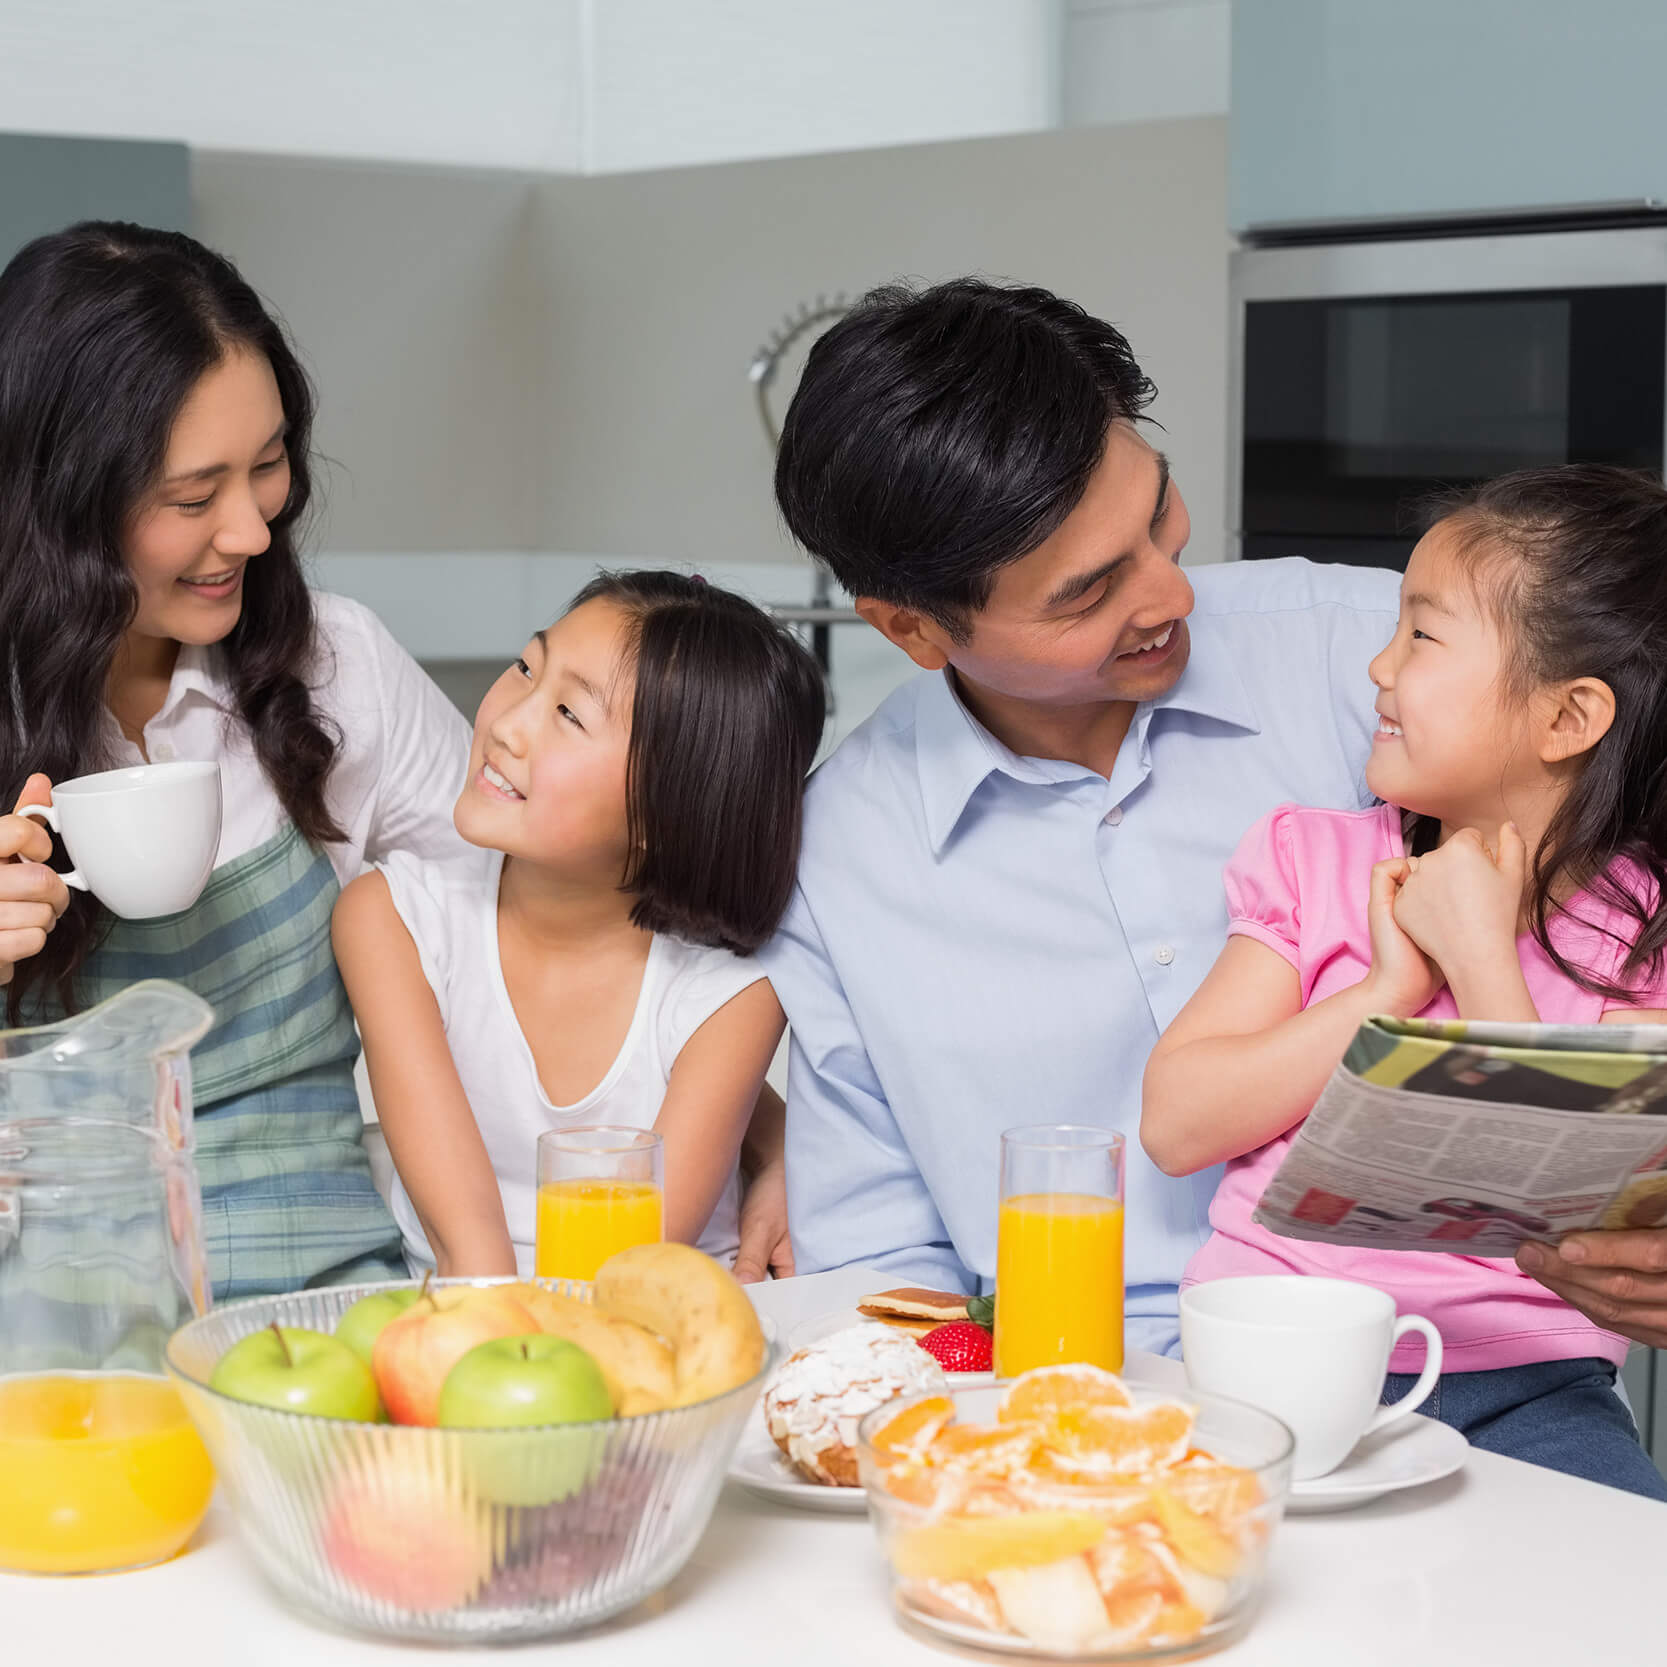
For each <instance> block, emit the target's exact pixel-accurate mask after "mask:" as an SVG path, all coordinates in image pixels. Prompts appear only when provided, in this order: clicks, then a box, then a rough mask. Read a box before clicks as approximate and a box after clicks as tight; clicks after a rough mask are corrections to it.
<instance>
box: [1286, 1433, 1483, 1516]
mask: <svg viewBox="0 0 1667 1667" xmlns="http://www.w3.org/2000/svg"><path fill="white" fill-rule="evenodd" d="M1469 1451H1470V1443H1469V1442H1468V1441H1466V1440H1465V1439H1464V1437H1463V1436H1462V1435H1460V1434H1459V1432H1458V1431H1457V1430H1455V1429H1454V1428H1453V1427H1452V1425H1450V1424H1443V1423H1441V1422H1440V1421H1439V1420H1437V1419H1434V1418H1425V1417H1423V1416H1421V1415H1420V1414H1417V1413H1414V1414H1413V1416H1412V1417H1411V1418H1408V1419H1405V1420H1404V1421H1403V1422H1401V1423H1399V1424H1391V1425H1390V1426H1389V1428H1388V1429H1387V1430H1381V1431H1379V1432H1378V1434H1377V1435H1370V1436H1367V1437H1366V1439H1365V1440H1364V1441H1362V1442H1361V1443H1360V1444H1359V1446H1357V1447H1356V1448H1355V1450H1354V1451H1353V1452H1352V1453H1350V1454H1349V1456H1348V1457H1347V1458H1346V1459H1344V1460H1343V1462H1342V1463H1341V1464H1340V1465H1338V1467H1337V1468H1336V1469H1335V1470H1333V1471H1331V1472H1330V1473H1329V1474H1328V1475H1325V1476H1315V1477H1313V1478H1312V1479H1311V1480H1309V1481H1306V1482H1293V1483H1292V1484H1291V1496H1290V1498H1289V1499H1288V1500H1287V1501H1286V1502H1285V1511H1286V1514H1287V1515H1292V1516H1295V1515H1304V1514H1309V1513H1317V1512H1320V1511H1352V1510H1353V1509H1354V1507H1355V1506H1356V1505H1364V1504H1366V1503H1367V1502H1368V1501H1369V1500H1372V1499H1380V1498H1382V1497H1383V1495H1384V1494H1386V1493H1396V1492H1398V1491H1399V1490H1400V1489H1402V1488H1421V1487H1423V1486H1424V1484H1425V1483H1426V1482H1439V1481H1440V1480H1441V1478H1442V1477H1443V1476H1451V1475H1452V1474H1453V1472H1454V1471H1455V1470H1458V1469H1460V1468H1462V1467H1463V1465H1464V1461H1465V1455H1466V1454H1468V1453H1469Z"/></svg>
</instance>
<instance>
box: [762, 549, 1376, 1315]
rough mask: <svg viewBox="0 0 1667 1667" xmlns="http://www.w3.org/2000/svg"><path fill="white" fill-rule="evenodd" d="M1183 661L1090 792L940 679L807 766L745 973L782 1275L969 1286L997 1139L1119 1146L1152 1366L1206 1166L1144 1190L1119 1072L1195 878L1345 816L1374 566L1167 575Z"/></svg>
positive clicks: (1149, 1012) (1148, 1010)
mask: <svg viewBox="0 0 1667 1667" xmlns="http://www.w3.org/2000/svg"><path fill="white" fill-rule="evenodd" d="M1188 576H1189V578H1190V579H1191V580H1192V582H1193V585H1194V588H1195V590H1196V593H1197V606H1196V609H1195V611H1194V613H1193V615H1192V618H1191V621H1190V625H1191V631H1192V654H1191V658H1190V660H1189V662H1188V665H1187V668H1186V670H1185V672H1184V673H1183V674H1182V676H1181V679H1180V681H1179V682H1178V683H1177V684H1176V686H1175V688H1174V689H1172V690H1171V691H1170V692H1169V693H1168V694H1167V695H1165V696H1163V697H1162V698H1161V699H1159V700H1155V701H1152V702H1150V703H1148V704H1146V705H1143V706H1141V707H1140V708H1139V709H1138V710H1137V712H1136V715H1135V718H1134V721H1133V723H1132V725H1131V727H1130V730H1129V734H1128V737H1127V739H1126V740H1125V741H1124V743H1123V746H1122V749H1121V751H1120V753H1119V755H1118V758H1117V763H1116V766H1115V768H1114V769H1113V771H1112V774H1111V779H1110V780H1109V781H1107V780H1106V778H1105V777H1103V776H1100V775H1097V774H1095V773H1094V772H1093V771H1092V770H1088V769H1086V768H1084V767H1083V766H1081V765H1077V764H1068V763H1063V762H1060V761H1058V760H1049V759H1036V758H1021V757H1019V756H1017V755H1016V754H1014V753H1012V752H1010V751H1009V750H1008V749H1007V748H1006V747H1004V746H1003V745H1002V744H1001V743H1000V742H999V741H997V740H996V739H995V737H994V736H992V735H991V734H990V733H989V732H988V731H987V730H986V729H984V728H983V726H982V725H980V724H979V723H978V722H976V721H975V720H974V719H973V717H972V716H971V715H970V714H969V713H968V711H967V710H966V708H965V707H964V706H963V705H962V704H961V702H960V701H959V699H958V698H957V697H956V695H955V693H954V690H953V687H952V685H951V684H950V682H949V680H948V679H947V677H946V676H944V675H941V674H931V675H923V676H921V677H918V678H916V679H914V680H913V681H912V682H910V683H907V684H905V685H904V686H903V687H902V688H901V689H899V690H897V691H896V692H895V693H894V694H893V695H892V696H891V697H890V698H889V699H888V700H887V701H886V702H885V704H884V705H883V706H881V707H880V709H879V710H878V711H877V712H876V713H875V714H874V715H873V716H872V717H871V718H869V719H868V720H867V722H865V723H864V724H863V725H862V726H861V727H860V728H858V729H857V730H855V731H854V732H853V733H852V734H851V735H850V736H848V737H847V738H846V740H845V741H844V743H843V744H842V745H841V746H840V747H839V749H838V750H837V751H836V752H835V753H834V755H833V756H832V757H831V758H830V759H829V760H828V761H827V762H826V763H825V764H824V765H823V766H822V767H821V768H820V769H819V770H818V771H817V772H816V775H815V777H814V778H813V780H812V781H811V784H810V788H809V792H808V795H807V800H806V812H805V833H804V852H803V856H802V858H801V861H800V867H799V886H798V891H797V893H796V895H795V898H794V901H793V904H792V906H791V908H790V909H789V911H788V915H787V918H786V920H785V921H784V922H783V924H782V927H781V930H780V932H779V933H778V935H777V936H776V938H775V939H774V940H773V941H772V942H771V943H770V945H769V946H768V947H767V948H766V949H765V950H764V952H763V960H764V965H765V967H766V969H767V970H768V972H769V975H770V978H771V981H772V982H773V984H774V985H775V988H776V992H777V994H778V995H779V996H780V998H781V1002H782V1005H783V1007H785V1009H786V1010H787V1018H788V1023H789V1025H790V1027H791V1030H792V1056H791V1065H790V1072H789V1087H788V1118H787V1162H788V1203H789V1212H790V1219H791V1223H792V1232H793V1242H794V1248H795V1252H796V1255H797V1260H798V1267H799V1271H800V1272H801V1273H810V1272H816V1271H819V1270H822V1269H826V1268H834V1267H839V1266H842V1265H844V1264H846V1263H851V1262H867V1263H872V1264H875V1265H877V1266H880V1267H883V1268H885V1269H887V1270H888V1271H892V1272H895V1273H896V1274H898V1275H899V1276H902V1277H906V1278H909V1279H919V1280H923V1281H926V1282H929V1283H932V1284H939V1285H947V1286H952V1287H960V1288H962V1289H971V1288H973V1287H974V1286H975V1284H976V1283H978V1282H979V1281H982V1282H983V1283H984V1285H986V1286H987V1285H988V1284H989V1282H990V1281H991V1279H992V1278H993V1277H994V1274H995V1261H996V1204H997V1190H998V1188H997V1179H998V1168H999V1148H1000V1136H1001V1132H1002V1130H1003V1129H1008V1128H1012V1127H1014V1126H1015V1125H1018V1124H1023V1123H1044V1122H1069V1123H1092V1124H1099V1125H1102V1126H1104V1127H1107V1128H1112V1129H1117V1130H1120V1131H1121V1132H1122V1134H1123V1135H1124V1137H1125V1139H1126V1140H1127V1142H1128V1159H1127V1179H1126V1193H1127V1217H1126V1238H1127V1243H1126V1251H1125V1258H1126V1273H1127V1280H1128V1299H1127V1301H1128V1308H1127V1312H1128V1314H1129V1317H1130V1329H1129V1338H1130V1342H1131V1343H1137V1344H1141V1345H1143V1346H1145V1347H1160V1348H1161V1347H1165V1346H1167V1345H1168V1344H1169V1343H1170V1342H1171V1341H1172V1340H1173V1337H1174V1335H1175V1330H1176V1326H1175V1292H1176V1286H1177V1283H1178V1281H1179V1279H1180V1275H1181V1271H1182V1268H1183V1267H1184V1266H1185V1264H1186V1261H1187V1258H1188V1257H1189V1256H1190V1255H1191V1254H1192V1252H1193V1251H1194V1250H1195V1249H1197V1247H1198V1246H1199V1244H1200V1243H1202V1241H1203V1237H1204V1234H1205V1233H1206V1231H1207V1220H1206V1211H1207V1209H1208V1206H1209V1201H1210V1195H1211V1194H1212V1192H1213V1191H1214V1190H1215V1184H1216V1180H1217V1178H1218V1174H1219V1171H1216V1170H1209V1171H1206V1172H1203V1173H1201V1174H1198V1175H1194V1176H1191V1177H1188V1178H1187V1179H1185V1180H1172V1179H1170V1178H1168V1177H1166V1176H1164V1175H1163V1174H1162V1173H1160V1172H1159V1171H1158V1170H1157V1169H1156V1168H1155V1167H1154V1166H1153V1164H1152V1163H1151V1162H1150V1161H1149V1160H1148V1159H1147V1158H1146V1156H1145V1154H1144V1152H1142V1150H1141V1148H1140V1141H1139V1128H1140V1079H1141V1073H1142V1071H1143V1070H1144V1068H1145V1065H1146V1056H1147V1054H1148V1053H1149V1052H1150V1051H1151V1048H1152V1044H1153V1043H1154V1042H1155V1041H1156V1040H1157V1038H1158V1034H1159V1032H1160V1031H1162V1029H1163V1028H1164V1026H1165V1025H1167V1024H1168V1023H1169V1021H1170V1020H1171V1019H1173V1018H1174V1017H1175V1015H1176V1013H1178V1012H1179V1011H1180V1009H1181V1006H1182V1005H1183V1003H1184V1002H1185V1001H1186V1000H1187V998H1188V997H1189V996H1190V995H1191V994H1192V992H1193V991H1194V990H1195V989H1196V988H1197V986H1198V984H1199V982H1200V981H1201V980H1202V979H1203V977H1204V974H1205V973H1206V972H1207V971H1208V970H1209V968H1210V966H1211V964H1212V963H1213V962H1214V960H1215V958H1216V955H1217V954H1218V953H1219V951H1220V949H1221V947H1222V944H1223V942H1224V940H1225V936H1226V927H1227V912H1226V903H1225V900H1224V896H1223V892H1222V885H1221V871H1222V868H1223V866H1224V865H1225V863H1226V862H1227V859H1228V858H1229V857H1230V856H1231V855H1232V853H1233V849H1234V847H1235V845H1236V844H1237V843H1238V840H1239V838H1240V836H1241V835H1242V834H1243V833H1244V832H1245V830H1246V829H1247V828H1248V827H1249V826H1250V825H1251V823H1253V822H1254V821H1255V820H1256V819H1257V818H1258V817H1259V816H1261V815H1263V814H1264V813H1265V812H1267V811H1269V810H1271V809H1272V808H1273V807H1274V806H1275V805H1278V804H1281V803H1284V802H1286V801H1292V802H1295V803H1298V804H1309V805H1333V806H1338V807H1359V806H1362V805H1365V804H1367V803H1368V802H1369V795H1368V794H1367V792H1366V787H1365V780H1364V773H1365V764H1366V757H1367V753H1368V751H1369V749H1370V746H1371V734H1372V730H1373V728H1374V727H1375V723H1376V720H1375V718H1374V717H1373V715H1372V700H1373V695H1374V691H1373V689H1372V686H1371V683H1370V680H1369V679H1368V677H1367V675H1366V667H1367V663H1368V661H1369V660H1370V659H1371V657H1372V655H1374V654H1375V653H1376V652H1377V651H1378V650H1379V649H1380V648H1382V647H1383V645H1384V644H1385V643H1386V642H1388V640H1389V638H1390V636H1391V634H1392V632H1393V630H1394V624H1395V608H1396V591H1397V586H1398V584H1399V577H1398V575H1396V574H1394V573H1389V572H1383V571H1378V570H1375V569H1366V568H1348V567H1322V566H1315V565H1313V564H1311V563H1309V562H1304V561H1275V562H1247V563H1234V564H1231V565H1224V566H1218V567H1204V568H1198V569H1194V570H1191V571H1190V572H1189V575H1188Z"/></svg>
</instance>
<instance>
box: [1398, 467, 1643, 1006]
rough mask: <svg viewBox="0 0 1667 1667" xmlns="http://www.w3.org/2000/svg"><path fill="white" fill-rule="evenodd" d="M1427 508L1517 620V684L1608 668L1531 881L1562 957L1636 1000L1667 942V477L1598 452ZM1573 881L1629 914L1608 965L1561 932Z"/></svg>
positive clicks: (1541, 934) (1543, 927)
mask: <svg viewBox="0 0 1667 1667" xmlns="http://www.w3.org/2000/svg"><path fill="white" fill-rule="evenodd" d="M1429 519H1430V520H1432V521H1433V520H1440V521H1442V523H1443V524H1444V525H1445V526H1447V527H1448V528H1449V529H1450V530H1451V531H1452V532H1453V533H1454V534H1455V535H1456V549H1457V550H1458V552H1459V553H1460V554H1461V556H1463V557H1464V558H1465V559H1467V560H1468V561H1469V562H1470V564H1471V566H1472V568H1473V571H1474V573H1475V576H1476V579H1477V581H1478V590H1479V592H1480V594H1481V595H1482V597H1483V598H1484V600H1485V601H1486V602H1487V604H1488V605H1489V607H1490V609H1491V610H1492V611H1493V612H1494V613H1495V614H1496V615H1497V616H1498V617H1499V618H1500V619H1501V620H1502V622H1503V624H1504V625H1505V627H1506V634H1507V637H1508V639H1509V641H1510V643H1511V646H1512V653H1511V654H1510V657H1509V658H1508V660H1507V663H1506V667H1505V676H1506V679H1507V681H1508V683H1509V685H1510V686H1511V688H1512V690H1513V692H1516V693H1519V694H1523V695H1526V694H1527V693H1529V692H1530V691H1531V690H1533V689H1534V688H1536V687H1540V686H1543V685H1545V684H1549V683H1562V682H1566V681H1568V680H1570V679H1573V678H1577V677H1596V678H1601V679H1602V680H1603V681H1604V682H1605V683H1607V684H1608V685H1609V687H1610V689H1611V690H1612V691H1613V693H1614V696H1615V721H1614V722H1613V723H1612V724H1611V725H1610V727H1609V730H1608V732H1607V733H1606V734H1605V735H1604V736H1603V737H1602V739H1601V740H1599V742H1598V743H1597V745H1596V746H1595V747H1593V748H1592V750H1591V752H1590V753H1589V754H1587V755H1586V757H1585V759H1584V760H1583V762H1582V765H1581V768H1580V774H1579V777H1578V779H1577V780H1576V781H1575V783H1574V784H1573V786H1572V787H1571V789H1570V790H1569V792H1568V794H1567V795H1566V796H1565V798H1564V799H1563V802H1562V804H1561V805H1560V806H1559V807H1558V809H1557V812H1556V814H1555V815H1554V816H1553V817H1552V819H1551V824H1550V826H1549V827H1548V828H1547V829H1546V832H1545V838H1544V839H1543V840H1542V841H1541V844H1540V849H1539V851H1538V852H1536V853H1535V854H1534V857H1533V861H1532V867H1531V869H1530V872H1529V878H1528V892H1527V896H1528V918H1529V921H1530V923H1531V926H1532V930H1533V933H1534V936H1535V937H1536V938H1537V939H1538V940H1539V943H1540V945H1541V947H1542V948H1543V949H1544V950H1545V952H1546V954H1547V955H1549V956H1550V957H1551V960H1552V961H1553V963H1554V964H1555V965H1556V966H1557V967H1558V969H1559V970H1560V971H1561V972H1562V973H1563V974H1564V975H1565V976H1566V977H1568V978H1570V979H1572V980H1573V981H1574V982H1575V983H1576V984H1578V985H1580V986H1581V987H1582V988H1583V989H1586V990H1590V991H1592V992H1594V993H1595V994H1597V995H1601V996H1603V997H1605V998H1606V999H1609V1000H1613V1001H1620V1002H1625V1001H1627V1000H1628V999H1629V997H1630V996H1631V995H1632V993H1633V991H1634V989H1636V987H1637V986H1638V985H1639V984H1640V983H1642V982H1643V979H1644V976H1645V975H1648V977H1649V978H1650V979H1651V980H1653V979H1654V978H1655V977H1656V976H1657V975H1658V973H1659V970H1660V967H1661V962H1662V955H1663V951H1664V950H1667V487H1664V486H1663V485H1662V483H1661V481H1660V480H1659V479H1658V478H1656V477H1655V476H1652V475H1646V474H1641V473H1637V472H1635V471H1632V470H1628V469H1618V468H1612V467H1609V466H1607V465H1601V464H1569V465H1566V466H1564V467H1561V468H1550V469H1524V470H1521V471H1519V472H1518V473H1516V474H1510V475H1501V476H1500V477H1499V478H1498V479H1496V480H1491V481H1487V482H1485V483H1484V484H1483V485H1481V486H1478V487H1475V488H1472V489H1469V490H1466V491H1464V492H1461V493H1458V494H1455V495H1452V496H1449V497H1445V498H1442V499H1438V500H1437V501H1436V502H1435V503H1434V504H1433V505H1431V506H1430V515H1429ZM1573 888H1579V889H1583V890H1587V891H1590V892H1591V893H1592V894H1593V895H1594V896H1595V897H1597V898H1598V899H1599V900H1600V901H1602V902H1604V903H1606V904H1608V905H1610V906H1611V907H1612V908H1614V909H1616V910H1618V911H1619V912H1620V914H1621V915H1622V917H1623V918H1624V919H1626V920H1627V921H1628V922H1629V928H1628V941H1627V942H1626V943H1625V944H1624V946H1619V947H1623V948H1624V950H1625V953H1624V954H1622V955H1620V956H1619V957H1618V958H1617V961H1616V964H1615V970H1614V974H1613V976H1612V977H1609V978H1604V977H1600V976H1598V975H1596V974H1594V973H1593V972H1592V971H1591V970H1590V969H1589V968H1581V967H1578V966H1576V965H1574V964H1573V963H1572V962H1571V961H1570V960H1569V959H1568V958H1567V957H1566V956H1565V955H1564V953H1563V952H1562V951H1561V950H1560V949H1559V948H1558V947H1557V945H1556V943H1554V942H1553V941H1552V934H1551V925H1552V922H1553V921H1554V919H1555V918H1556V916H1557V915H1558V914H1559V913H1561V912H1562V910H1561V909H1560V906H1559V904H1558V902H1557V897H1558V895H1559V894H1560V893H1566V892H1567V891H1568V890H1570V889H1573ZM1576 912H1577V911H1576ZM1588 924H1595V923H1588Z"/></svg>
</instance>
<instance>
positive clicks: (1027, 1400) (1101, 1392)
mask: <svg viewBox="0 0 1667 1667" xmlns="http://www.w3.org/2000/svg"><path fill="white" fill-rule="evenodd" d="M1131 1404H1132V1403H1131V1401H1130V1397H1129V1392H1128V1390H1127V1389H1125V1388H1124V1387H1123V1380H1122V1379H1121V1378H1120V1377H1118V1376H1117V1374H1116V1373H1115V1372H1108V1371H1106V1370H1105V1369H1104V1367H1101V1366H1089V1365H1086V1364H1084V1365H1080V1366H1038V1367H1037V1368H1036V1370H1035V1371H1033V1372H1024V1373H1021V1374H1020V1376H1018V1377H1016V1378H1014V1380H1013V1386H1012V1388H1010V1389H1009V1390H1008V1391H1007V1394H1006V1396H1005V1397H1004V1398H1003V1400H1002V1403H1001V1410H1000V1411H999V1412H998V1413H997V1414H996V1417H997V1418H999V1419H1000V1420H1001V1422H1002V1423H1004V1424H1018V1423H1035V1424H1046V1423H1049V1422H1050V1421H1051V1420H1052V1419H1053V1417H1054V1415H1055V1414H1056V1413H1059V1412H1063V1411H1064V1410H1065V1408H1067V1407H1087V1406H1105V1407H1126V1406H1129V1405H1131Z"/></svg>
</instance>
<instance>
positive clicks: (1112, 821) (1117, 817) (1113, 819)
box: [1106, 805, 1123, 828]
mask: <svg viewBox="0 0 1667 1667" xmlns="http://www.w3.org/2000/svg"><path fill="white" fill-rule="evenodd" d="M1122 820H1123V807H1122V806H1121V805H1113V806H1112V807H1111V809H1110V810H1108V811H1107V812H1106V826H1107V827H1108V828H1115V827H1116V826H1117V825H1118V824H1119V823H1120V822H1121V821H1122Z"/></svg>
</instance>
